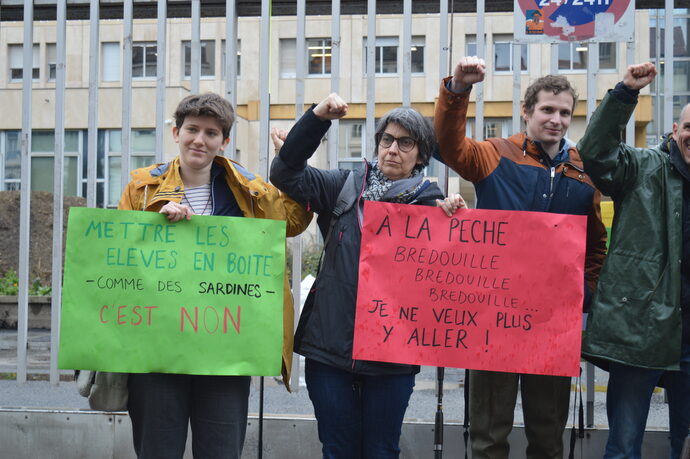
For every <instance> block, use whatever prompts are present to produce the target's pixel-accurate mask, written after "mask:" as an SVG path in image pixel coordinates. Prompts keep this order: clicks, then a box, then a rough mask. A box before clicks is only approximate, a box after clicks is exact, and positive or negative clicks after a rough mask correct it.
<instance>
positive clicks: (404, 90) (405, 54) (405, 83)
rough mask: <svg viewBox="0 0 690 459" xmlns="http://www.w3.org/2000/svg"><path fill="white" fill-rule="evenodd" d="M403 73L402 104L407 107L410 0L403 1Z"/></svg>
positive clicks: (409, 56) (410, 66)
mask: <svg viewBox="0 0 690 459" xmlns="http://www.w3.org/2000/svg"><path fill="white" fill-rule="evenodd" d="M402 58H403V62H402V64H403V73H402V104H403V107H409V106H410V103H411V98H412V96H411V94H410V89H411V88H410V83H411V82H412V0H404V1H403V45H402Z"/></svg>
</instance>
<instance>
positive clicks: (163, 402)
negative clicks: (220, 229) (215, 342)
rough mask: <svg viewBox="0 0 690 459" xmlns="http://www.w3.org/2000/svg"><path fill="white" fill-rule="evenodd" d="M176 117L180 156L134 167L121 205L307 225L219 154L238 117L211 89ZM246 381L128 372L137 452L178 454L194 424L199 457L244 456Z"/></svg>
mask: <svg viewBox="0 0 690 459" xmlns="http://www.w3.org/2000/svg"><path fill="white" fill-rule="evenodd" d="M174 118H175V126H173V128H172V133H173V138H174V139H175V142H176V143H177V144H178V145H179V151H180V153H179V155H178V156H177V157H176V158H175V159H173V160H172V161H170V162H167V163H163V164H154V165H152V166H149V167H144V168H141V169H136V170H134V171H133V172H132V181H131V182H129V184H128V185H127V187H126V188H125V191H124V193H123V194H122V197H121V198H120V202H119V205H118V209H124V210H144V211H149V212H160V213H162V214H166V215H167V216H168V220H169V221H170V222H180V221H184V220H191V219H192V218H193V216H195V215H223V216H231V217H246V218H270V219H274V220H284V221H285V222H286V235H287V236H295V235H297V234H299V233H301V232H302V231H304V230H305V229H306V227H307V225H308V224H309V222H310V221H311V217H312V216H311V214H310V213H309V212H307V211H306V210H305V209H304V207H303V206H301V205H299V204H298V203H296V202H295V201H293V200H291V199H289V198H288V197H287V196H285V195H284V194H282V193H281V192H280V191H279V190H278V189H276V188H275V187H273V186H272V185H270V184H268V183H266V182H265V181H264V180H262V179H261V177H259V176H257V175H254V174H252V173H251V172H249V171H247V170H246V169H244V168H243V167H242V166H240V165H239V164H238V163H236V162H234V161H232V160H230V159H228V158H225V157H224V156H222V153H223V149H224V148H225V147H226V146H227V145H228V142H229V141H230V137H229V136H230V128H231V127H232V123H233V121H234V119H235V115H234V112H233V109H232V105H230V103H229V102H228V101H227V100H225V99H224V98H222V97H221V96H219V95H218V94H213V93H206V94H193V95H190V96H187V97H185V98H184V99H183V100H182V101H181V102H180V103H179V105H178V106H177V109H176V110H175V114H174ZM285 286H286V287H285V292H284V304H283V327H284V342H283V368H282V372H283V378H284V379H283V380H284V381H285V385H286V388H287V389H288V390H289V377H290V368H291V365H292V329H293V304H292V295H291V292H290V289H289V287H288V283H287V276H286V277H285ZM230 352H232V350H230ZM249 383H250V377H249V376H207V375H185V374H169V373H143V374H138V373H132V374H130V375H129V378H128V389H129V400H128V404H127V409H128V410H129V416H130V419H131V421H132V437H133V440H134V450H135V452H136V454H137V457H139V458H140V459H144V458H152V457H177V458H181V457H182V456H183V454H184V451H185V445H186V440H187V429H188V426H189V425H190V424H191V429H192V450H193V454H194V457H195V458H196V459H199V458H221V457H222V458H233V459H239V458H240V456H241V454H242V446H243V444H244V437H245V433H246V429H247V404H248V397H249Z"/></svg>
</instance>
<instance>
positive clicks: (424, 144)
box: [374, 107, 436, 167]
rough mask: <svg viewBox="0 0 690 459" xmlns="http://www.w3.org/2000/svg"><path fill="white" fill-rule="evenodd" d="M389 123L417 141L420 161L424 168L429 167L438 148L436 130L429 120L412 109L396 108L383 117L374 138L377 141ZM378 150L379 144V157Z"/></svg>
mask: <svg viewBox="0 0 690 459" xmlns="http://www.w3.org/2000/svg"><path fill="white" fill-rule="evenodd" d="M389 123H395V124H398V125H400V127H402V128H403V129H405V130H406V131H407V132H409V133H410V137H412V138H413V139H415V140H416V141H417V147H419V160H420V161H421V163H422V167H424V166H426V165H428V164H429V160H430V159H431V153H432V152H433V151H434V148H435V147H436V135H435V134H434V128H433V127H432V126H431V123H430V122H429V120H427V119H426V118H424V117H423V116H422V115H421V113H419V112H418V111H417V110H414V109H412V108H408V107H399V108H395V109H393V110H391V111H389V112H388V113H386V114H385V115H383V118H381V119H380V120H379V123H378V125H377V126H376V134H375V136H374V137H375V138H376V139H379V138H380V137H381V135H382V134H383V131H385V130H386V126H388V124H389ZM378 150H379V145H378V142H377V143H376V152H375V154H376V156H378V153H379V151H378Z"/></svg>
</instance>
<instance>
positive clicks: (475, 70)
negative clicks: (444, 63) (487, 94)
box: [450, 56, 486, 92]
mask: <svg viewBox="0 0 690 459" xmlns="http://www.w3.org/2000/svg"><path fill="white" fill-rule="evenodd" d="M485 74H486V63H485V62H484V59H480V58H478V57H477V56H465V57H463V58H461V59H460V62H458V65H456V66H455V70H453V79H452V80H451V85H450V88H451V90H452V91H453V92H463V91H467V90H468V89H469V88H471V87H472V85H473V84H474V83H479V82H480V81H484V75H485Z"/></svg>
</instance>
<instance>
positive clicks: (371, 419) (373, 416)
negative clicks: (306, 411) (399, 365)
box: [304, 359, 415, 459]
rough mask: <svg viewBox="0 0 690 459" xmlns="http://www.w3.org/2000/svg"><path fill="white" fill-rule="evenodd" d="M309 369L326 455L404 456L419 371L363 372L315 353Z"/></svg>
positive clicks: (348, 458) (346, 458)
mask: <svg viewBox="0 0 690 459" xmlns="http://www.w3.org/2000/svg"><path fill="white" fill-rule="evenodd" d="M304 375H305V379H306V382H307V389H308V390H309V398H310V399H311V402H312V404H313V405H314V413H315V414H316V420H317V422H318V430H319V440H320V441H321V443H322V445H323V448H322V451H323V457H324V458H325V459H370V458H372V459H373V458H397V457H398V456H399V454H400V447H399V445H398V443H399V441H400V431H401V428H402V422H403V417H404V415H405V410H406V409H407V403H408V402H409V400H410V396H411V395H412V388H413V387H414V377H415V375H413V374H411V375H382V376H366V375H357V374H352V373H349V372H347V371H343V370H339V369H337V368H335V367H332V366H330V365H324V364H322V363H319V362H317V361H315V360H310V359H307V360H306V362H305V366H304Z"/></svg>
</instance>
